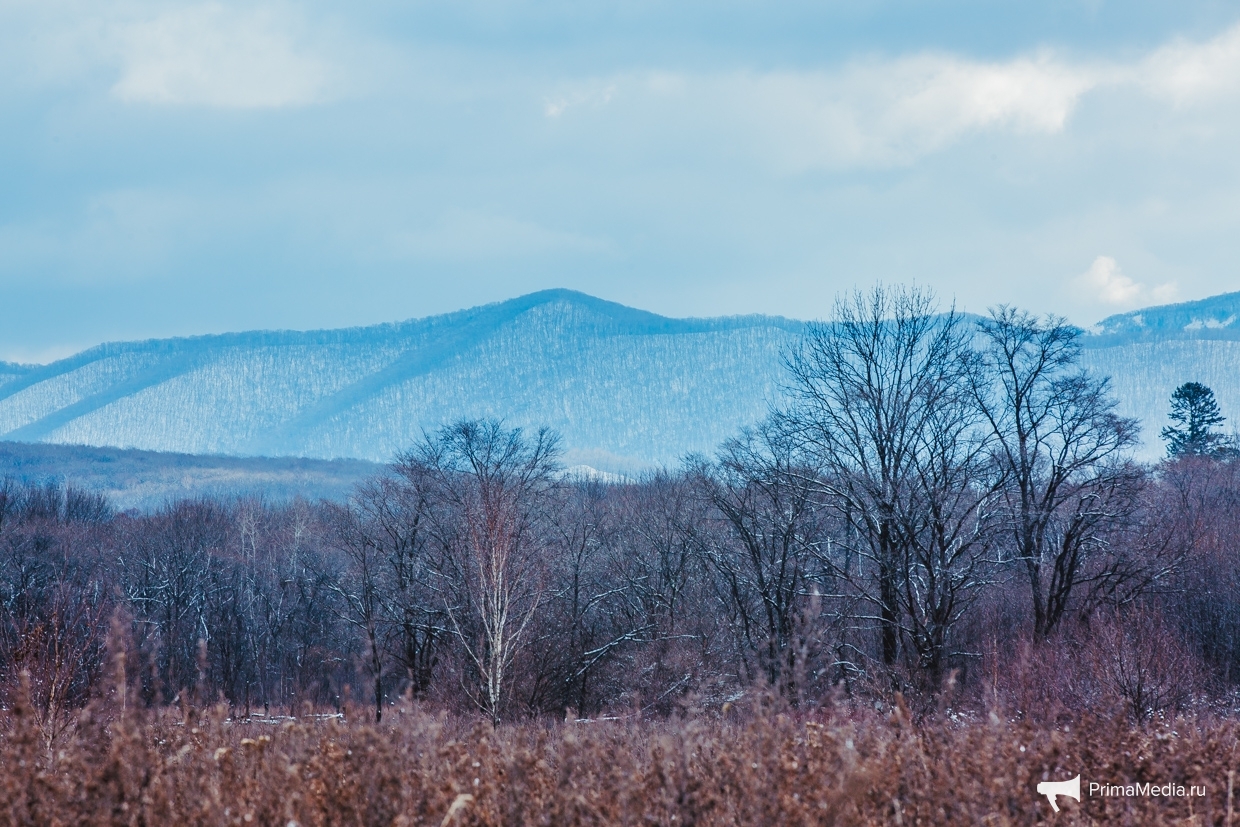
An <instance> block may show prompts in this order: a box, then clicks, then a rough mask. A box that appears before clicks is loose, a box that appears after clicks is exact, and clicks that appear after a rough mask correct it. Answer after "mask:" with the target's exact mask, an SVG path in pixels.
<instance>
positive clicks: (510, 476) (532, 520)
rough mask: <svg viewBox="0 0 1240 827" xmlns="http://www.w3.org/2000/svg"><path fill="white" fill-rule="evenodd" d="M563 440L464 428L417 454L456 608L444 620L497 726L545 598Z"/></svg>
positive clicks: (473, 424) (475, 425)
mask: <svg viewBox="0 0 1240 827" xmlns="http://www.w3.org/2000/svg"><path fill="white" fill-rule="evenodd" d="M558 455H559V439H558V437H557V436H555V434H553V433H552V432H551V431H549V430H546V429H542V430H539V431H538V432H537V433H536V434H535V435H534V436H533V438H526V436H525V434H524V433H523V432H522V430H521V429H520V428H513V429H506V428H504V426H503V424H502V423H501V422H499V421H495V420H481V421H473V420H462V421H460V422H457V423H456V424H454V425H451V426H448V427H445V428H443V429H441V430H440V431H438V432H437V433H436V434H434V435H432V436H428V437H427V438H426V439H425V440H424V442H423V444H422V445H421V446H420V448H419V449H418V451H417V452H416V454H411V455H407V456H406V461H408V462H417V463H418V464H420V465H421V466H423V467H424V468H425V469H426V470H427V472H428V473H430V474H431V475H432V477H433V479H434V481H435V484H436V487H437V490H438V495H437V496H438V502H439V503H441V504H442V508H441V509H440V510H439V511H438V512H437V513H436V515H435V522H436V534H437V538H438V542H439V544H440V546H441V548H442V549H443V550H444V551H445V553H446V555H447V565H449V566H450V567H451V568H450V571H449V572H448V573H449V575H450V578H451V579H450V581H449V583H450V584H451V585H452V586H454V587H455V592H456V594H455V599H453V600H450V601H447V602H446V605H445V610H446V612H447V615H448V618H449V621H450V623H451V627H452V629H453V630H454V631H455V633H456V635H457V637H458V639H459V641H460V643H461V645H462V647H463V648H464V650H465V653H466V655H467V657H468V659H469V661H470V663H471V664H472V666H473V668H474V669H475V670H476V672H477V676H478V684H477V685H476V686H473V687H466V688H467V691H469V693H470V695H471V697H472V698H473V699H474V702H475V703H476V704H477V705H478V706H479V708H481V709H482V710H483V711H484V712H485V713H486V714H487V715H488V716H490V717H491V718H492V720H499V717H500V715H501V713H502V711H503V708H504V703H505V701H506V696H505V692H506V689H507V686H508V682H509V678H510V674H509V672H510V668H511V667H512V665H513V662H514V660H515V659H516V657H517V654H518V652H519V651H520V650H521V647H522V646H523V645H524V644H525V643H526V638H527V634H526V633H527V632H528V630H529V628H530V624H531V622H532V621H533V619H534V615H535V613H536V612H537V611H538V608H539V606H540V604H541V603H542V601H543V600H544V598H545V582H544V577H543V575H544V567H545V565H546V560H545V559H544V558H545V554H546V537H547V533H548V532H547V530H546V523H547V522H549V519H550V515H548V514H547V512H546V509H547V508H548V507H549V506H551V505H552V504H553V503H554V501H555V499H556V498H555V497H553V496H551V492H552V489H554V488H555V487H556V485H557V479H556V472H557V471H558V470H559V466H558V463H557V458H558Z"/></svg>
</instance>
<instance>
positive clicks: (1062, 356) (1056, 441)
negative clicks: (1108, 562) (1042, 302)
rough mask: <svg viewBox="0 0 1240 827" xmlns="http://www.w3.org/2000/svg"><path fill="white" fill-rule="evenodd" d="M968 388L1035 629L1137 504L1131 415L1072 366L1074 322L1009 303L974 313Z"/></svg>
mask: <svg viewBox="0 0 1240 827" xmlns="http://www.w3.org/2000/svg"><path fill="white" fill-rule="evenodd" d="M979 330H980V334H981V339H982V342H983V349H982V357H983V359H984V370H982V371H979V372H977V373H975V374H973V375H974V377H975V384H974V396H975V399H976V401H977V404H978V406H979V408H980V410H981V411H982V413H983V415H984V416H985V418H986V422H987V424H988V425H989V427H990V430H991V433H992V434H993V437H994V440H995V450H994V458H995V462H996V463H997V464H998V466H999V468H1000V469H1001V471H1002V473H1003V475H1004V477H1005V478H1006V481H1007V484H1006V485H1005V486H1004V488H1003V496H1004V505H1005V511H1006V517H1007V519H1008V533H1009V538H1010V542H1011V546H1012V550H1013V554H1014V556H1015V559H1016V561H1018V564H1019V565H1021V566H1022V567H1023V568H1024V572H1025V575H1026V576H1027V578H1028V582H1029V587H1030V594H1031V597H1032V604H1033V625H1034V635H1035V636H1036V637H1038V638H1045V637H1046V636H1047V635H1049V634H1050V633H1051V632H1052V631H1053V630H1054V629H1055V627H1056V626H1057V625H1058V624H1059V622H1060V621H1061V620H1062V619H1063V617H1064V614H1065V612H1066V611H1067V609H1068V605H1069V600H1070V598H1071V597H1072V596H1073V594H1074V592H1075V591H1076V589H1077V587H1078V586H1079V585H1080V584H1082V583H1083V582H1088V581H1092V580H1095V579H1096V578H1097V577H1098V576H1103V577H1105V576H1106V575H1105V573H1103V574H1101V575H1100V574H1099V572H1098V571H1097V570H1093V569H1091V568H1090V567H1089V565H1088V564H1089V563H1090V562H1091V558H1096V557H1100V556H1101V555H1103V554H1104V553H1105V552H1106V551H1107V548H1108V539H1107V534H1108V532H1109V531H1111V530H1113V529H1115V528H1117V527H1119V526H1122V525H1123V524H1124V522H1125V521H1126V520H1127V519H1128V518H1129V516H1130V515H1131V514H1132V513H1133V511H1134V509H1135V508H1136V491H1137V488H1138V485H1139V482H1140V477H1141V474H1140V470H1139V469H1138V468H1137V467H1136V466H1135V465H1134V464H1133V463H1132V462H1131V461H1129V460H1128V458H1127V455H1126V451H1127V449H1129V448H1130V447H1131V446H1132V445H1133V444H1134V443H1135V442H1136V434H1137V427H1138V426H1137V423H1136V422H1135V421H1134V420H1131V419H1125V418H1123V417H1121V416H1119V415H1118V414H1116V412H1115V405H1116V403H1115V400H1114V399H1113V398H1112V397H1111V395H1110V386H1109V381H1108V380H1107V379H1097V378H1094V377H1091V376H1089V375H1088V374H1087V373H1085V372H1084V371H1083V370H1081V369H1080V367H1079V357H1080V342H1079V337H1080V331H1079V330H1077V329H1076V328H1074V327H1071V326H1069V325H1068V323H1067V322H1066V321H1065V320H1063V319H1060V318H1057V317H1047V318H1046V319H1045V320H1044V321H1039V320H1038V319H1037V318H1035V317H1034V316H1031V315H1030V314H1028V313H1025V312H1023V311H1019V310H1015V309H1012V308H1009V307H1000V308H998V309H997V310H994V311H992V312H991V315H990V318H988V319H984V320H982V321H981V322H980V323H979Z"/></svg>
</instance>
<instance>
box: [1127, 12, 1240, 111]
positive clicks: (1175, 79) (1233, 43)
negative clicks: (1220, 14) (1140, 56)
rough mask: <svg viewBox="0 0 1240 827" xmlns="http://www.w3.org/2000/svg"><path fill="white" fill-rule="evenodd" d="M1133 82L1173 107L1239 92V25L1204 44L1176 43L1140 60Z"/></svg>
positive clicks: (1182, 41) (1134, 72) (1179, 41)
mask: <svg viewBox="0 0 1240 827" xmlns="http://www.w3.org/2000/svg"><path fill="white" fill-rule="evenodd" d="M1132 75H1133V78H1134V80H1136V82H1138V83H1139V84H1140V85H1141V86H1143V87H1144V88H1145V89H1146V90H1147V91H1149V92H1150V93H1152V94H1153V95H1155V96H1157V97H1161V98H1164V99H1168V100H1170V101H1172V102H1173V103H1175V104H1178V105H1185V104H1191V103H1200V102H1202V101H1208V100H1210V99H1212V98H1215V97H1217V96H1219V95H1220V94H1225V93H1227V92H1235V91H1236V90H1237V89H1240V25H1236V26H1233V27H1232V28H1230V29H1228V30H1227V31H1225V32H1223V33H1222V34H1220V35H1218V36H1217V37H1214V38H1212V39H1210V40H1207V41H1205V42H1204V43H1193V42H1191V41H1186V40H1177V41H1175V42H1173V43H1170V44H1168V45H1166V46H1164V47H1162V48H1160V49H1158V50H1156V51H1155V52H1154V53H1153V54H1151V55H1150V56H1149V57H1147V58H1146V59H1145V60H1143V61H1142V62H1141V63H1140V64H1139V65H1138V66H1137V67H1136V68H1135V69H1134V70H1133V73H1132Z"/></svg>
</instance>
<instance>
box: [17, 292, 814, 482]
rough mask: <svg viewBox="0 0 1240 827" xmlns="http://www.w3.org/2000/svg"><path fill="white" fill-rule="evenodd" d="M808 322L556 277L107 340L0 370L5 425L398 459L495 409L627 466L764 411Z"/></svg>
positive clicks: (670, 459) (697, 447)
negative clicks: (235, 328)
mask: <svg viewBox="0 0 1240 827" xmlns="http://www.w3.org/2000/svg"><path fill="white" fill-rule="evenodd" d="M799 328H800V323H798V322H791V321H788V320H785V319H778V318H768V317H759V316H753V317H737V318H726V319H706V320H697V319H667V318H664V317H661V316H656V315H654V314H651V313H646V312H643V311H638V310H633V309H631V308H627V307H624V306H622V305H618V304H613V303H611V302H605V301H601V300H599V299H595V298H592V297H589V296H585V295H583V294H580V293H573V292H570V291H564V290H552V291H545V292H542V293H536V294H532V295H529V296H525V297H522V298H519V299H513V300H512V301H508V302H503V303H501V304H495V305H488V306H485V307H480V308H475V309H472V310H466V311H462V312H459V313H453V314H449V315H445V316H436V317H431V318H427V319H420V320H416V321H410V322H403V323H400V324H391V325H379V326H375V327H366V328H356V329H349V330H334V331H313V332H304V333H300V332H280V333H240V334H229V335H222V336H204V337H196V338H189V339H169V340H159V341H149V342H132V343H121V344H108V345H102V346H100V347H96V348H92V349H91V350H88V351H85V352H83V353H80V354H78V355H76V356H73V357H71V358H68V359H64V360H61V361H59V362H55V363H53V364H50V365H47V366H42V367H37V368H34V369H32V370H29V371H26V372H24V373H20V372H19V373H17V374H15V375H12V376H9V377H8V378H7V381H6V377H5V376H0V383H2V384H0V438H3V439H10V440H20V441H43V442H56V443H76V444H86V445H112V446H117V447H132V448H143V449H148V450H158V451H180V452H186V453H221V454H241V455H268V456H275V455H294V456H308V457H322V458H331V457H359V458H363V459H372V460H380V461H385V460H388V459H390V458H391V457H392V455H393V454H394V453H395V452H396V451H398V450H400V449H402V448H406V447H408V446H409V445H411V444H412V443H413V442H414V441H415V440H416V439H417V438H418V437H419V435H420V434H421V432H422V429H424V428H427V429H429V428H434V427H436V426H438V425H441V424H445V423H447V422H450V421H452V420H454V419H457V418H459V417H462V416H469V417H480V416H494V417H500V418H503V419H504V420H505V421H507V422H508V423H510V424H514V425H521V426H530V427H538V426H542V425H547V426H550V427H553V428H555V429H556V430H557V431H559V432H560V434H561V435H562V436H563V439H564V444H565V447H566V449H567V456H566V460H567V461H568V462H569V464H584V465H589V466H591V467H593V468H598V469H601V470H605V471H618V472H625V471H630V470H636V469H637V468H640V467H643V466H647V465H649V464H652V463H653V464H664V463H667V464H671V463H675V462H676V461H677V460H678V459H679V458H680V457H681V456H682V455H683V454H684V453H686V452H689V451H710V450H712V449H713V448H714V447H715V446H716V445H717V444H718V442H719V441H720V440H721V439H723V438H726V437H727V436H728V435H730V434H732V433H733V432H735V430H736V429H737V428H739V427H740V426H741V425H743V424H746V423H749V422H752V421H755V420H757V419H760V418H761V417H762V416H763V414H764V413H765V411H766V409H767V401H768V399H769V398H771V397H772V395H773V394H774V393H776V392H777V383H778V381H779V375H780V368H779V354H780V350H781V348H782V347H783V346H784V344H785V343H786V342H787V340H788V338H789V336H792V335H795V331H797V330H798V329H799Z"/></svg>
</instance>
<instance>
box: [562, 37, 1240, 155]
mask: <svg viewBox="0 0 1240 827" xmlns="http://www.w3.org/2000/svg"><path fill="white" fill-rule="evenodd" d="M1119 88H1129V89H1133V88H1135V89H1137V90H1139V91H1141V92H1143V93H1145V94H1146V95H1147V96H1150V97H1152V98H1154V99H1156V100H1160V101H1171V102H1173V103H1174V104H1177V105H1178V104H1183V103H1190V102H1201V101H1211V100H1215V99H1217V98H1218V97H1219V96H1220V95H1222V94H1226V93H1229V92H1236V91H1240V25H1237V26H1234V27H1232V28H1230V29H1228V30H1227V31H1225V32H1223V33H1222V34H1220V35H1218V36H1217V37H1215V38H1212V39H1210V40H1207V41H1203V42H1190V41H1182V40H1181V41H1175V42H1173V43H1170V44H1168V45H1166V46H1164V47H1162V48H1159V49H1156V50H1154V51H1152V52H1150V53H1148V54H1146V55H1145V56H1141V57H1138V58H1136V59H1134V60H1131V61H1128V62H1115V61H1110V62H1108V61H1102V60H1092V61H1091V60H1084V61H1083V60H1079V59H1071V58H1069V57H1066V56H1064V55H1061V54H1058V53H1056V52H1054V51H1051V50H1041V51H1037V52H1034V53H1032V54H1027V55H1020V56H1016V57H1013V58H1011V59H1008V60H998V61H985V60H975V59H970V58H968V57H964V56H961V55H954V54H946V53H934V52H926V53H918V54H909V55H903V56H897V57H891V58H883V57H871V58H867V59H862V60H854V61H852V62H849V63H846V64H844V65H842V66H839V67H836V68H835V69H818V70H782V71H767V72H755V71H716V72H705V73H687V72H665V71H648V72H644V73H642V72H629V73H624V74H619V75H616V76H613V77H611V78H605V79H594V80H592V81H588V82H587V81H580V82H569V83H565V84H562V86H561V90H560V91H558V92H557V93H555V94H551V95H546V96H544V102H545V103H544V114H545V115H546V116H547V117H549V118H564V117H568V116H569V115H570V114H572V115H575V116H576V117H579V118H590V117H596V118H609V117H612V118H622V119H623V120H624V121H625V124H624V125H623V126H624V127H628V126H629V125H633V124H639V123H642V122H651V123H655V124H657V125H658V126H657V131H654V132H653V133H652V135H651V138H652V139H653V140H654V141H655V142H656V143H658V142H663V141H666V140H667V139H668V137H669V136H671V137H674V136H677V135H680V136H691V138H692V140H694V141H696V142H698V143H699V144H700V145H709V144H719V143H725V144H727V145H728V146H730V147H732V146H737V145H740V146H746V147H747V148H748V149H749V151H750V152H752V153H755V154H757V155H759V156H761V157H763V158H765V159H767V160H768V161H769V162H770V163H771V164H772V165H774V166H776V167H777V168H779V169H781V170H782V171H785V172H801V171H807V170H813V169H846V168H858V167H860V168H867V167H868V168H882V167H898V166H907V165H911V164H913V163H916V162H917V161H918V160H920V159H921V158H923V157H925V156H927V155H930V154H933V153H935V152H938V151H941V150H943V149H945V148H947V147H949V146H951V145H953V144H955V143H957V142H959V141H961V140H963V139H966V138H968V137H969V136H971V135H976V134H983V133H1004V134H1012V135H1044V136H1053V135H1057V134H1060V133H1062V132H1064V131H1065V130H1066V129H1067V128H1068V126H1069V123H1070V121H1071V118H1072V115H1073V113H1074V112H1075V111H1076V110H1077V108H1078V107H1079V106H1080V104H1081V100H1082V98H1083V97H1084V96H1085V95H1087V94H1089V93H1090V92H1093V91H1096V90H1103V89H1119ZM609 112H614V113H615V114H608V113H609Z"/></svg>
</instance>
